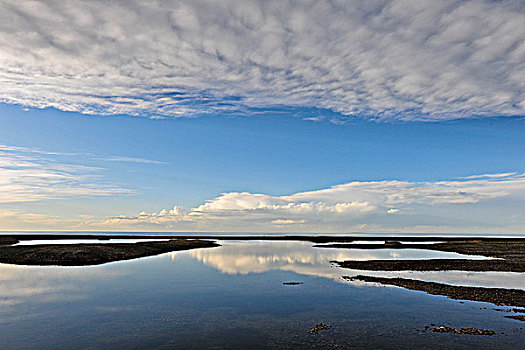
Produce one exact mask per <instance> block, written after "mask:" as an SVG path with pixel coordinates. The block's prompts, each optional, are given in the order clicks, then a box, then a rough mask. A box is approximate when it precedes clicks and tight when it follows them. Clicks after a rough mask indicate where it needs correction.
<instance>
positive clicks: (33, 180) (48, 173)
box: [0, 145, 133, 219]
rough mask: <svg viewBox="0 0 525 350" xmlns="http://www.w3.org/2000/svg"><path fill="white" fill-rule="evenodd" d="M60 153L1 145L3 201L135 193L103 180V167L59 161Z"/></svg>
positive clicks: (0, 192) (0, 171)
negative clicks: (100, 177) (57, 158)
mask: <svg viewBox="0 0 525 350" xmlns="http://www.w3.org/2000/svg"><path fill="white" fill-rule="evenodd" d="M56 154H57V153H53V152H44V151H41V150H31V149H30V148H23V147H11V146H5V145H4V146H0V203H12V202H33V201H39V200H46V199H60V198H68V197H86V196H87V197H90V196H109V195H118V194H130V193H133V191H131V190H129V189H125V188H122V187H120V186H115V185H111V184H109V183H104V182H103V181H101V180H100V179H99V178H98V176H97V175H96V174H97V172H99V171H100V170H101V169H100V168H96V167H90V166H85V165H79V164H71V163H63V162H58V161H56V159H55V158H54V156H55V155H56ZM27 218H29V217H27V216H25V217H24V219H27ZM35 219H39V217H35ZM40 219H41V218H40Z"/></svg>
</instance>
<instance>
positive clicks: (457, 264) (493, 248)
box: [318, 239, 525, 272]
mask: <svg viewBox="0 0 525 350" xmlns="http://www.w3.org/2000/svg"><path fill="white" fill-rule="evenodd" d="M318 247H324V248H347V249H427V250H435V251H442V252H454V253H460V254H465V255H480V256H485V257H491V258H494V259H490V260H473V259H428V260H367V261H353V260H349V261H339V262H337V263H338V264H339V265H340V266H341V267H345V268H349V269H355V270H369V271H502V272H525V242H524V241H523V240H512V239H505V240H503V239H502V240H477V239H473V240H462V241H446V242H443V243H433V244H421V243H420V244H417V243H416V244H414V243H408V244H407V243H403V244H402V243H399V242H388V243H386V244H328V245H322V246H318Z"/></svg>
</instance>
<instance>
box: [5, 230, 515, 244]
mask: <svg viewBox="0 0 525 350" xmlns="http://www.w3.org/2000/svg"><path fill="white" fill-rule="evenodd" d="M2 237H13V238H15V239H17V240H19V241H32V240H62V239H93V240H108V239H218V240H223V241H229V240H242V241H253V240H257V241H305V242H313V243H330V242H341V243H350V242H352V241H406V242H428V241H437V240H438V241H452V242H453V241H464V240H479V241H486V242H490V241H501V240H512V241H523V242H525V237H519V236H518V237H506V236H503V237H486V236H483V235H481V236H475V235H462V236H459V235H458V236H456V235H454V236H447V235H436V236H423V235H421V236H417V235H407V234H399V235H395V234H391V235H388V236H386V235H385V236H380V235H369V236H362V235H359V236H354V235H352V234H348V235H309V234H306V235H297V234H294V235H282V236H281V235H255V234H250V235H238V236H236V235H224V234H195V235H188V234H169V235H167V234H156V233H152V234H144V233H137V234H130V233H122V234H121V233H40V232H39V233H19V232H16V233H10V232H3V233H0V238H2Z"/></svg>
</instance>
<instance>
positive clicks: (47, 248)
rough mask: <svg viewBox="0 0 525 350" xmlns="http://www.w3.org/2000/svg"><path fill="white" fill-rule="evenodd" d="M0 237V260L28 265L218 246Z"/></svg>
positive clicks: (77, 263) (184, 242) (101, 261)
mask: <svg viewBox="0 0 525 350" xmlns="http://www.w3.org/2000/svg"><path fill="white" fill-rule="evenodd" d="M12 242H13V239H12V238H10V239H0V263H2V264H14V265H29V266H92V265H101V264H105V263H109V262H114V261H121V260H131V259H138V258H144V257H148V256H154V255H159V254H163V253H169V252H173V251H180V250H189V249H196V248H211V247H218V246H220V244H218V243H216V242H214V241H209V240H206V241H205V240H198V239H195V240H187V239H171V240H169V241H161V242H158V241H157V242H137V243H104V244H102V243H98V244H97V243H80V244H79V243H77V244H41V245H21V246H13V245H11V244H14V243H12Z"/></svg>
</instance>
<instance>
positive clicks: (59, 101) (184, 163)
mask: <svg viewBox="0 0 525 350" xmlns="http://www.w3.org/2000/svg"><path fill="white" fill-rule="evenodd" d="M0 43H1V45H0V230H3V231H55V230H65V231H155V232H158V231H173V232H254V233H271V232H293V233H350V232H365V233H377V232H389V233H426V232H430V233H485V234H497V233H502V234H523V233H524V232H525V211H524V210H523V208H524V207H525V156H524V155H525V137H523V135H525V118H524V116H525V5H523V3H522V2H519V1H499V2H492V1H440V2H436V1H418V2H414V1H400V0H393V1H367V2H357V1H356V2H351V1H301V2H296V1H286V0H284V1H255V0H254V1H242V2H234V1H220V2H218V1H213V2H211V1H184V0H183V1H158V2H156V1H151V2H142V1H126V2H109V1H90V2H84V1H68V2H63V1H51V0H50V1H41V2H40V1H39V2H32V1H24V2H20V1H7V0H2V1H0Z"/></svg>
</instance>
